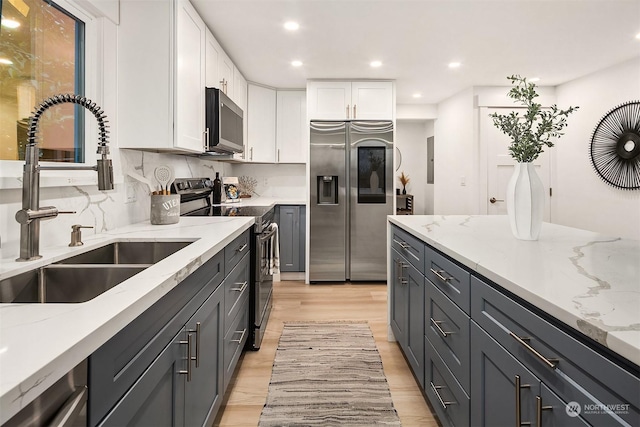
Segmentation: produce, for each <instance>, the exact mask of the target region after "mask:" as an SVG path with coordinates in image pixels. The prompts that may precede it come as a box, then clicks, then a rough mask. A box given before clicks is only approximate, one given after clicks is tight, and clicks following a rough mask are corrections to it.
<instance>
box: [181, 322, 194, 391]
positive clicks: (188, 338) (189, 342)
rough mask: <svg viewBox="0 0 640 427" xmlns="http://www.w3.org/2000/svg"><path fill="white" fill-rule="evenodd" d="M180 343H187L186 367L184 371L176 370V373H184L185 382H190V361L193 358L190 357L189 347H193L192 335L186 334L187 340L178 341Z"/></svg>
mask: <svg viewBox="0 0 640 427" xmlns="http://www.w3.org/2000/svg"><path fill="white" fill-rule="evenodd" d="M180 344H186V345H187V369H186V370H185V371H178V373H179V374H183V375H186V376H187V382H191V361H192V360H193V358H192V357H191V348H192V347H193V335H192V334H187V340H186V341H180Z"/></svg>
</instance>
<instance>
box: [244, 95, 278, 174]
mask: <svg viewBox="0 0 640 427" xmlns="http://www.w3.org/2000/svg"><path fill="white" fill-rule="evenodd" d="M247 102H248V106H247V114H246V116H245V120H247V121H248V129H247V149H248V150H247V151H248V153H245V160H246V161H248V162H257V163H275V161H276V149H275V147H276V91H275V89H270V88H266V87H264V86H258V85H254V84H249V85H248V95H247Z"/></svg>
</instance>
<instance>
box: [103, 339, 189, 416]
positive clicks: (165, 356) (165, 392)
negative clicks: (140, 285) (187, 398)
mask: <svg viewBox="0 0 640 427" xmlns="http://www.w3.org/2000/svg"><path fill="white" fill-rule="evenodd" d="M185 335H186V333H185V332H184V331H182V332H181V333H180V334H178V335H177V336H176V337H175V338H174V339H173V341H172V342H171V343H170V344H169V345H168V346H167V347H166V348H165V349H164V350H163V351H162V353H160V355H159V356H158V358H157V359H156V360H155V361H154V362H153V363H152V364H151V366H149V369H147V370H146V371H145V373H144V374H143V375H142V376H141V377H140V378H139V379H138V381H136V383H135V384H134V385H133V386H132V387H131V389H129V391H128V392H127V393H126V394H125V395H124V397H123V398H122V400H120V401H119V402H118V403H117V405H116V406H115V407H114V408H113V410H111V412H109V414H108V415H107V416H106V417H105V418H104V420H102V422H101V423H100V424H99V425H100V426H114V427H121V426H125V425H132V426H133V425H136V426H154V427H156V426H157V427H164V426H167V427H173V426H182V425H184V384H185V375H184V374H181V373H180V371H182V370H184V369H186V360H185V359H186V346H185V345H184V344H181V341H182V340H183V339H184V336H185Z"/></svg>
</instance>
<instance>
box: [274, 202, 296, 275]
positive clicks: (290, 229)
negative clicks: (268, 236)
mask: <svg viewBox="0 0 640 427" xmlns="http://www.w3.org/2000/svg"><path fill="white" fill-rule="evenodd" d="M299 217H300V208H299V207H298V206H280V219H279V222H280V225H279V228H278V230H279V233H280V271H284V272H287V271H300V251H299V250H298V244H299V242H300V229H299V227H298V223H299Z"/></svg>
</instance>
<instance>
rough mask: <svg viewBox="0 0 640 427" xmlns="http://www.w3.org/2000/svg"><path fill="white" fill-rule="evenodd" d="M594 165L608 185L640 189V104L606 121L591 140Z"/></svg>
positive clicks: (618, 111) (632, 104)
mask: <svg viewBox="0 0 640 427" xmlns="http://www.w3.org/2000/svg"><path fill="white" fill-rule="evenodd" d="M591 164H592V165H593V167H594V169H595V170H596V172H597V173H598V175H600V178H602V179H603V180H604V181H605V182H606V183H607V184H609V185H612V186H614V187H617V188H622V189H624V190H638V189H640V101H629V102H625V103H624V104H620V105H619V106H617V107H615V108H613V109H611V110H610V111H609V112H608V113H607V114H605V115H604V117H602V120H600V123H598V125H597V126H596V128H595V129H594V131H593V135H592V136H591Z"/></svg>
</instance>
